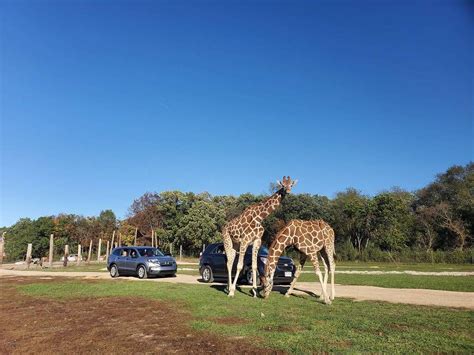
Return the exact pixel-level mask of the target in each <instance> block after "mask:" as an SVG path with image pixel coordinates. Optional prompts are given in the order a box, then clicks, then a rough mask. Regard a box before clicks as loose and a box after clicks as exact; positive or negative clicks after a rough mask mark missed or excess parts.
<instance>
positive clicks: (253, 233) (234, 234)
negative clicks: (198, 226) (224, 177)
mask: <svg viewBox="0 0 474 355" xmlns="http://www.w3.org/2000/svg"><path fill="white" fill-rule="evenodd" d="M297 182H298V180H291V178H290V177H289V176H288V177H283V180H282V182H280V181H278V182H277V183H278V186H279V190H278V191H277V192H275V193H274V194H273V195H271V196H270V197H268V198H266V199H265V200H263V201H262V202H260V203H257V204H254V205H252V206H249V207H247V208H246V209H245V210H244V211H243V212H242V214H241V215H240V216H238V217H236V218H234V219H232V220H231V221H229V222H228V223H227V224H226V225H225V226H224V228H223V230H222V237H223V239H224V248H225V253H226V255H227V271H228V292H229V293H228V296H229V297H233V296H234V293H235V288H236V286H237V280H238V278H239V274H240V271H241V270H242V267H243V260H244V255H245V251H246V250H247V247H248V246H249V245H251V244H252V245H253V250H252V286H253V294H254V297H256V296H257V254H258V250H259V249H260V245H261V244H262V236H263V231H264V229H263V227H262V222H263V220H264V219H265V218H267V217H268V215H270V213H272V212H273V211H274V210H275V209H276V208H277V207H278V206H279V205H280V203H281V201H282V200H283V198H284V197H285V195H286V194H288V193H290V192H291V188H292V187H293V186H295V185H296V183H297ZM237 252H239V261H238V263H237V271H236V272H237V273H236V275H235V279H234V281H233V282H232V266H233V264H234V259H235V255H236V253H237Z"/></svg>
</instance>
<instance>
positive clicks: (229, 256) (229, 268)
mask: <svg viewBox="0 0 474 355" xmlns="http://www.w3.org/2000/svg"><path fill="white" fill-rule="evenodd" d="M226 256H227V273H228V279H227V292H228V293H230V290H231V285H232V266H233V265H234V259H235V250H234V249H232V248H231V249H230V250H229V251H227V250H226Z"/></svg>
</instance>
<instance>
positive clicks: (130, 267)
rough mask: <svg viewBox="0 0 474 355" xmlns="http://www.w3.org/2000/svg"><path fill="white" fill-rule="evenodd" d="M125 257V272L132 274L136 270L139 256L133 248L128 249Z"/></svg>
mask: <svg viewBox="0 0 474 355" xmlns="http://www.w3.org/2000/svg"><path fill="white" fill-rule="evenodd" d="M128 255H129V256H128V257H127V272H130V273H134V272H135V271H136V270H137V267H138V264H139V261H140V254H139V253H138V250H137V249H135V248H130V252H129V254H128Z"/></svg>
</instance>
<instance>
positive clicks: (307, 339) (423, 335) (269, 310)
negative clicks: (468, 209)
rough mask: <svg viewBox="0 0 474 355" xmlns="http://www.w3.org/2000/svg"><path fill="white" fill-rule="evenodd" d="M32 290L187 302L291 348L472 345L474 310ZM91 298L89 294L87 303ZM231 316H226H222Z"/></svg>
mask: <svg viewBox="0 0 474 355" xmlns="http://www.w3.org/2000/svg"><path fill="white" fill-rule="evenodd" d="M18 289H19V290H20V292H21V293H24V294H26V295H29V296H33V297H45V298H61V299H64V300H67V299H70V298H78V297H84V298H90V297H117V296H118V297H130V296H131V297H138V298H148V299H159V300H166V301H168V302H171V304H174V305H176V307H179V308H184V309H185V310H186V311H189V312H190V313H191V315H192V318H191V320H189V322H190V325H191V326H192V327H193V328H194V329H196V330H202V331H207V332H211V333H215V334H221V335H224V336H228V337H233V338H235V337H243V339H244V340H245V341H249V342H251V343H252V344H256V345H260V346H264V347H270V348H273V349H276V350H283V351H288V352H298V353H303V352H306V353H308V352H320V351H356V352H358V351H364V352H366V351H370V352H397V353H407V352H409V353H413V352H465V353H473V352H474V339H473V332H472V320H473V318H474V312H471V311H467V310H456V309H447V308H432V307H420V306H417V307H416V306H409V305H400V304H389V303H382V302H352V301H350V300H347V299H339V298H337V299H336V300H335V301H334V303H333V305H331V306H327V305H323V304H321V303H320V301H319V300H318V299H316V298H314V297H310V296H294V297H291V298H289V299H288V298H284V297H283V296H282V295H280V294H278V293H277V292H273V294H272V296H271V297H270V298H269V299H267V300H263V299H253V298H250V297H249V295H248V294H247V292H248V291H247V290H242V292H237V294H236V297H235V298H234V299H229V298H228V297H227V296H226V295H225V294H224V293H223V292H222V289H223V286H222V287H221V286H209V287H203V286H193V285H182V284H171V283H154V282H127V281H120V280H119V281H95V282H85V281H79V280H73V281H61V282H50V283H48V284H44V283H37V284H29V285H22V286H18ZM84 304H85V305H86V304H87V302H85V303H84ZM223 320H226V321H223Z"/></svg>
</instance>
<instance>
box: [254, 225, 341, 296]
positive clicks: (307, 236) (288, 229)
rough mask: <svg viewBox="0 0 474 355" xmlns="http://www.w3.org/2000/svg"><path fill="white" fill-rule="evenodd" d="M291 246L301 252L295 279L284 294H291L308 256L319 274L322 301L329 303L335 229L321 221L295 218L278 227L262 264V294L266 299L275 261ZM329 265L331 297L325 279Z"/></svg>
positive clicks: (332, 280) (326, 278)
mask: <svg viewBox="0 0 474 355" xmlns="http://www.w3.org/2000/svg"><path fill="white" fill-rule="evenodd" d="M291 245H292V246H294V247H295V248H296V249H297V250H298V251H299V252H300V260H299V265H298V267H297V270H296V273H295V278H294V279H293V282H292V283H291V286H290V288H289V289H288V291H287V292H286V294H285V296H287V297H288V296H290V294H291V292H292V291H293V288H294V286H295V283H296V280H297V279H298V277H299V276H300V274H301V270H302V269H303V266H304V264H305V262H306V259H307V258H308V257H309V259H310V261H311V263H312V264H313V267H314V271H315V272H316V275H318V277H319V282H321V288H322V292H323V295H322V297H324V302H325V303H328V304H330V303H331V300H333V299H334V296H335V292H334V271H335V268H336V264H335V263H334V230H333V229H332V228H331V227H330V226H329V224H327V223H326V222H324V221H323V220H314V221H302V220H298V219H294V220H291V221H290V222H288V223H287V224H286V226H285V227H284V228H283V229H282V230H280V231H279V232H278V234H277V236H276V237H275V239H274V240H273V242H272V244H271V245H270V249H269V251H268V261H267V264H266V265H265V277H264V278H263V290H262V296H263V297H265V298H267V297H268V296H269V295H270V292H271V290H272V287H273V275H274V273H275V268H276V265H277V263H278V259H279V258H280V255H281V254H282V253H283V251H284V250H285V249H286V248H287V247H289V246H291ZM318 252H320V253H321V257H322V259H323V263H324V266H325V277H324V279H323V277H322V275H321V270H320V269H319V262H318V256H317V253H318ZM328 268H329V272H330V273H331V297H330V298H329V297H328V292H327V281H328Z"/></svg>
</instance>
